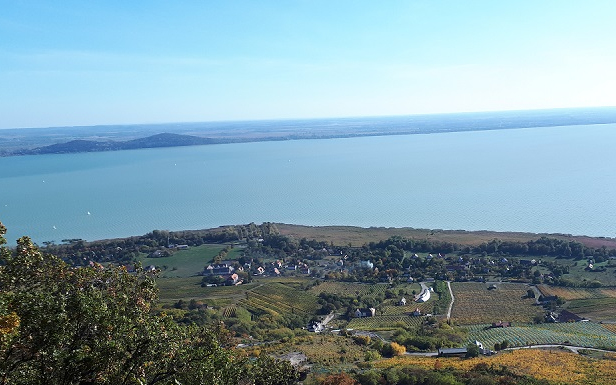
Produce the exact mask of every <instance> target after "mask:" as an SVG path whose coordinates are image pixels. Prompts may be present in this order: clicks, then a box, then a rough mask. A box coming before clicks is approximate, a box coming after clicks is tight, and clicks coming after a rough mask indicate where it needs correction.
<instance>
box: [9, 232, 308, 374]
mask: <svg viewBox="0 0 616 385" xmlns="http://www.w3.org/2000/svg"><path fill="white" fill-rule="evenodd" d="M5 232H6V228H5V227H4V226H2V224H1V223H0V244H4V243H5V241H4V238H3V235H4V234H5ZM0 265H1V267H0V288H1V292H0V357H1V359H0V384H52V385H54V384H229V385H231V384H234V385H235V384H242V383H258V384H263V385H265V384H292V383H294V381H295V380H296V379H297V373H296V371H295V370H294V369H293V368H292V367H290V365H286V364H281V363H280V362H279V361H277V360H274V359H269V361H267V362H266V363H265V364H264V363H263V362H264V360H265V358H263V359H262V361H259V363H256V364H252V365H251V364H250V363H249V362H248V361H247V359H246V358H245V357H242V356H241V355H238V354H236V352H234V351H233V350H232V349H229V348H228V347H226V346H225V339H224V338H223V337H224V335H225V334H224V330H223V328H222V326H217V327H210V328H204V327H199V326H195V325H181V324H178V323H176V322H174V321H173V319H172V318H171V317H170V316H167V315H165V314H164V313H157V312H154V311H153V309H152V308H153V305H154V304H155V301H156V299H157V290H156V286H155V282H154V277H153V276H152V275H150V274H149V273H146V272H145V271H143V270H142V269H140V268H139V267H137V269H136V271H135V272H131V273H129V272H128V271H127V270H126V269H125V268H123V267H103V266H102V265H99V264H96V263H94V264H92V265H91V266H88V267H81V268H73V267H70V266H69V265H67V264H66V263H65V262H63V261H62V260H61V259H59V258H57V257H55V256H52V255H44V254H43V253H41V252H40V250H39V249H38V248H37V247H36V246H35V245H34V244H33V243H32V242H31V240H30V239H29V238H28V237H22V238H20V239H19V240H18V241H17V247H16V248H15V249H14V250H9V249H7V248H6V247H2V248H1V249H0ZM265 372H267V373H276V377H277V378H276V381H271V380H270V379H269V378H273V376H270V377H264V374H263V373H265ZM281 379H283V381H281ZM284 381H286V382H284Z"/></svg>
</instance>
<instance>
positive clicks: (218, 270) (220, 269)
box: [203, 263, 235, 275]
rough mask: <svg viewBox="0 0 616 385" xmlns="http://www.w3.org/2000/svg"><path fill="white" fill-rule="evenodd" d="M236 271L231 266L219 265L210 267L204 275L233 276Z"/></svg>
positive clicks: (205, 270) (204, 271)
mask: <svg viewBox="0 0 616 385" xmlns="http://www.w3.org/2000/svg"><path fill="white" fill-rule="evenodd" d="M234 270H235V269H234V268H233V266H229V265H228V264H226V263H222V264H218V265H208V266H207V267H206V268H205V269H204V270H203V275H208V274H215V275H231V274H233V271H234Z"/></svg>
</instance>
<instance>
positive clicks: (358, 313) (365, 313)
mask: <svg viewBox="0 0 616 385" xmlns="http://www.w3.org/2000/svg"><path fill="white" fill-rule="evenodd" d="M375 314H376V309H375V308H373V307H371V308H369V309H367V308H361V309H357V310H355V313H354V315H355V318H363V317H374V315H375Z"/></svg>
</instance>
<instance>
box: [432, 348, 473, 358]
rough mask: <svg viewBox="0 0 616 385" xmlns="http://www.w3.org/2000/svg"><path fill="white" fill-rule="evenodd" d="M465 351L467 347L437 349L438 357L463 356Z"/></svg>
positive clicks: (466, 351)
mask: <svg viewBox="0 0 616 385" xmlns="http://www.w3.org/2000/svg"><path fill="white" fill-rule="evenodd" d="M467 353H468V349H466V348H446V349H439V350H438V356H439V357H464V356H466V354H467Z"/></svg>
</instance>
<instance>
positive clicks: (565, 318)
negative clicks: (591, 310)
mask: <svg viewBox="0 0 616 385" xmlns="http://www.w3.org/2000/svg"><path fill="white" fill-rule="evenodd" d="M583 319H584V318H582V317H580V316H579V315H577V314H574V313H571V312H570V311H569V310H563V311H561V312H560V314H559V315H558V322H580V321H582V320H583Z"/></svg>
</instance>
